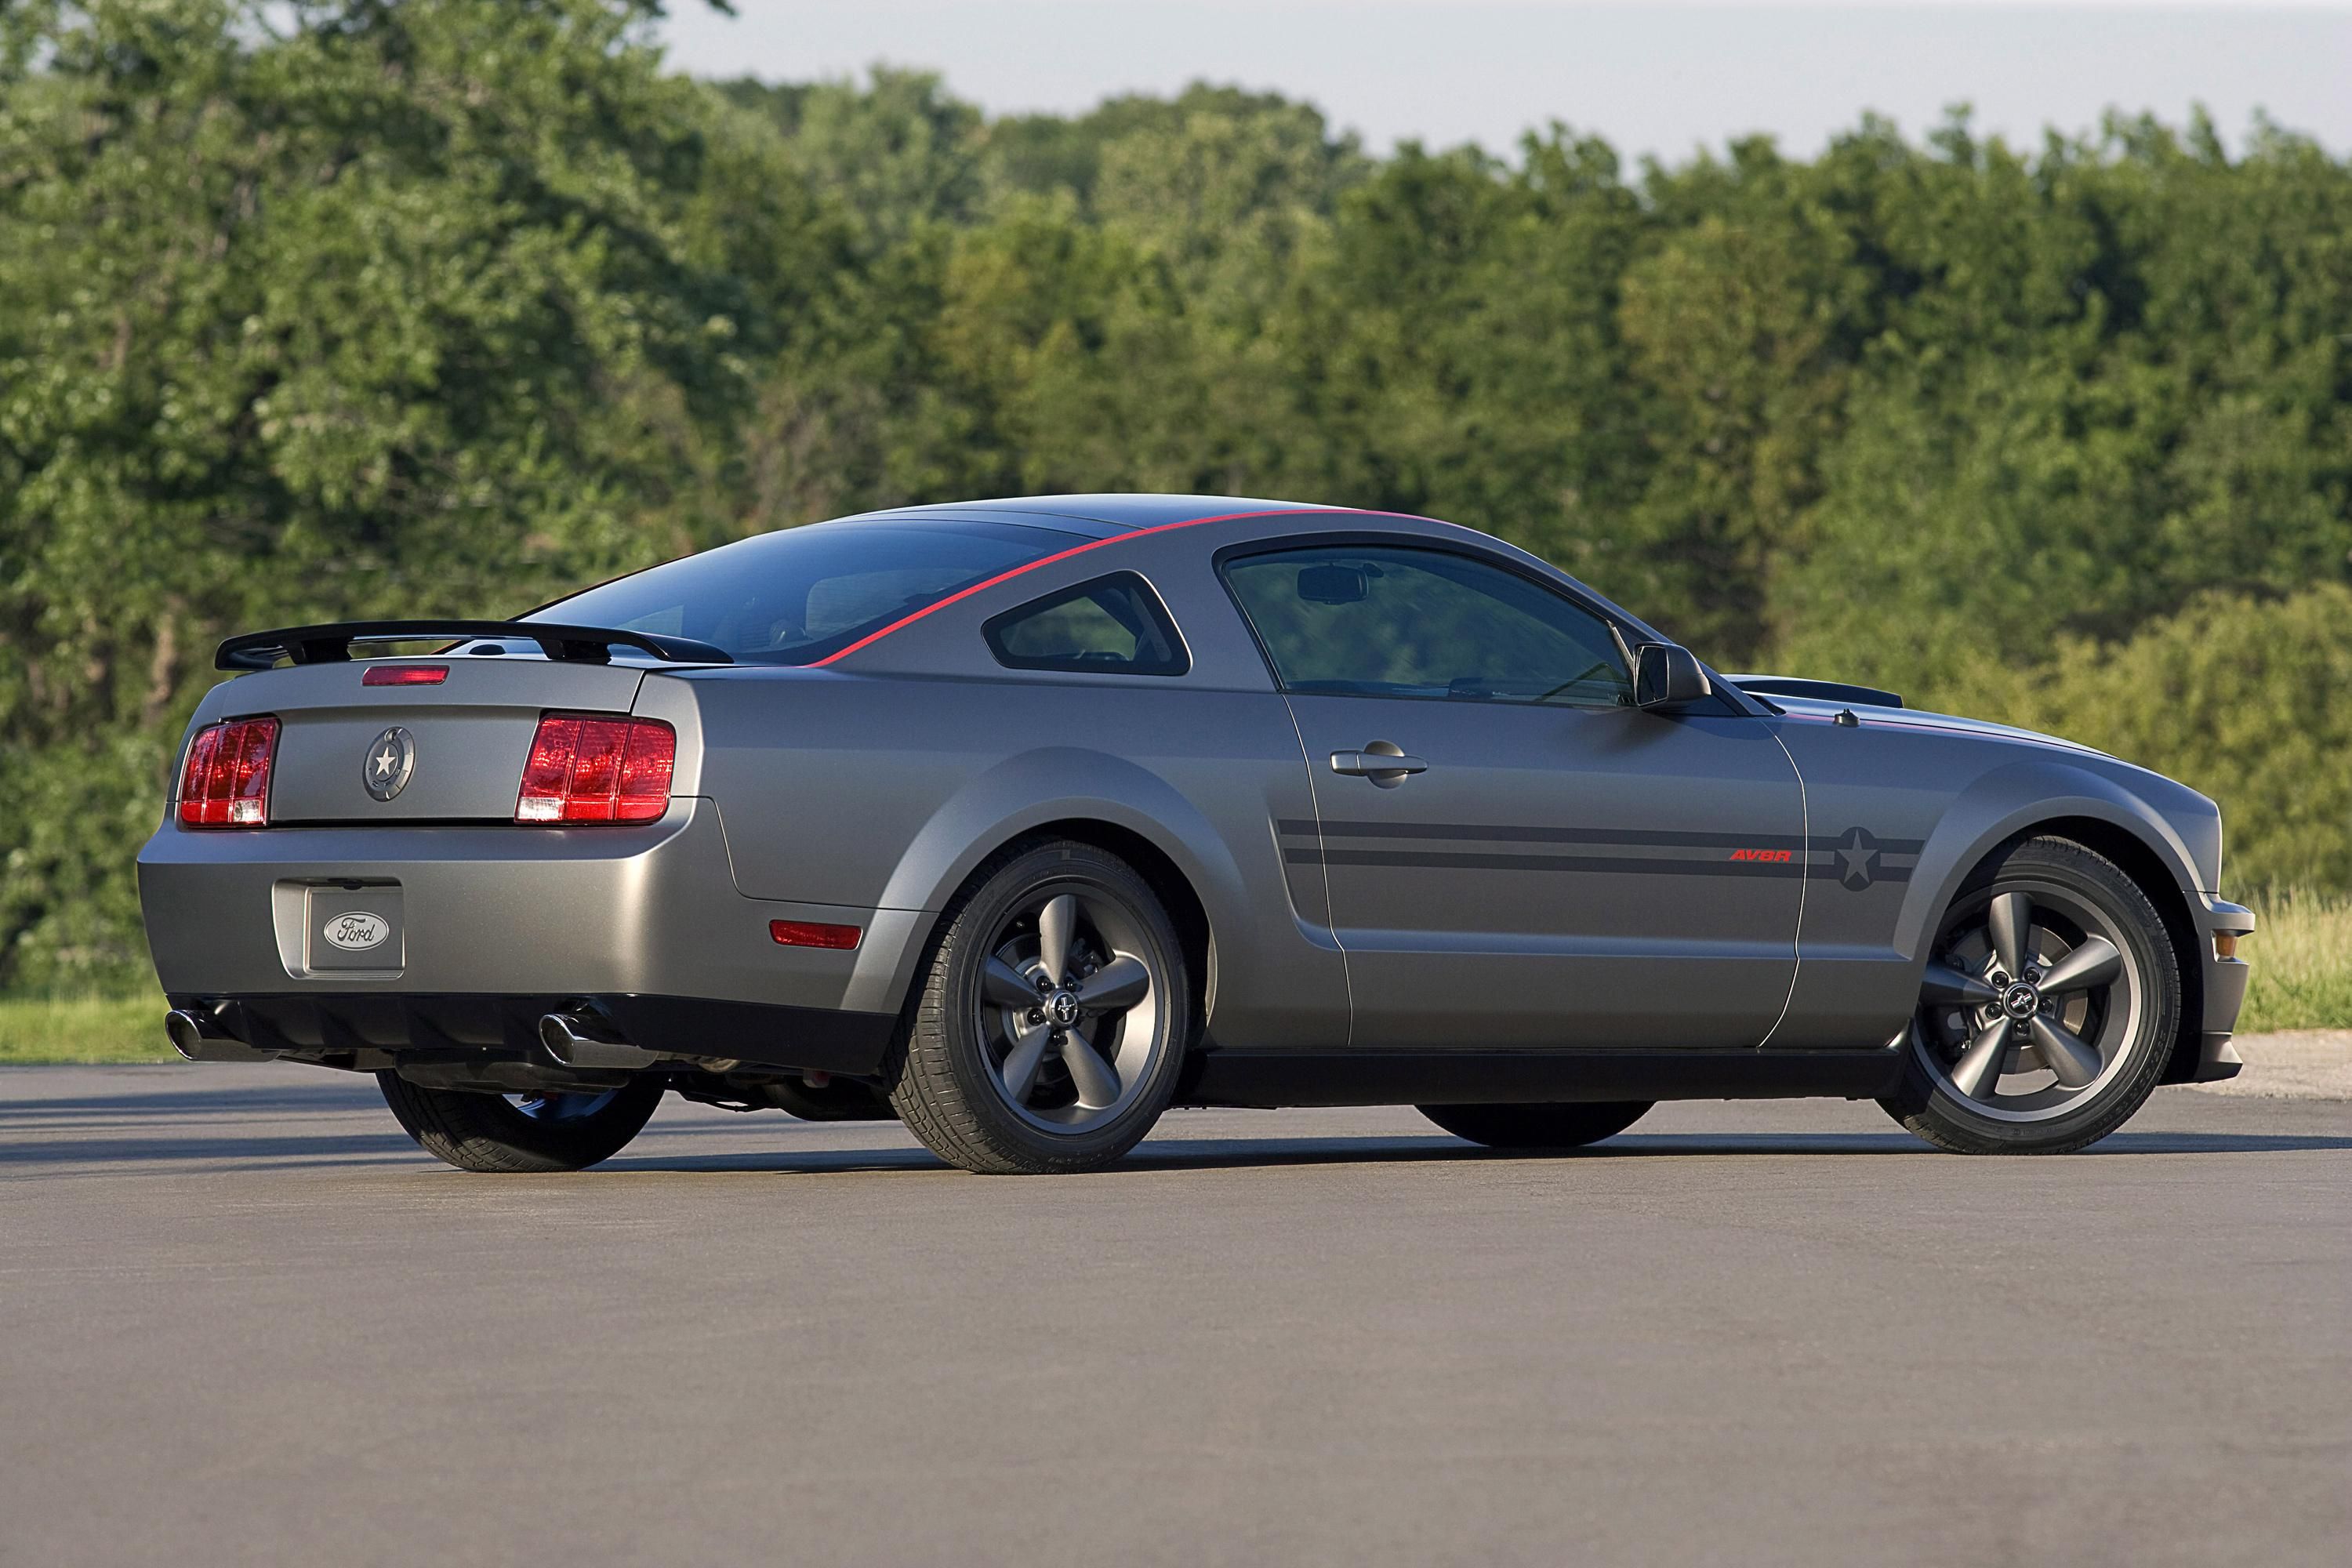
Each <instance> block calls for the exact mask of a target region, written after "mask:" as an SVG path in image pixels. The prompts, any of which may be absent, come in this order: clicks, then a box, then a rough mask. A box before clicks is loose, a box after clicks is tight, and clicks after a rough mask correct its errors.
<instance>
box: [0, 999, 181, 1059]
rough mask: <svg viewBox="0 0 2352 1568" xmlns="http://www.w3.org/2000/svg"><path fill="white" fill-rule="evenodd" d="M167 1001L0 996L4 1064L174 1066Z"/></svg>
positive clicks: (0, 1046) (0, 1052)
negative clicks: (165, 1010) (166, 1036)
mask: <svg viewBox="0 0 2352 1568" xmlns="http://www.w3.org/2000/svg"><path fill="white" fill-rule="evenodd" d="M179 1059H180V1058H179V1057H178V1056H177V1055H176V1054H175V1053H174V1052H173V1049H172V1047H171V1043H170V1042H169V1041H167V1040H165V1039H164V1038H163V997H161V996H139V997H132V998H130V999H128V1000H124V999H121V998H116V997H73V998H52V997H38V996H22V997H7V998H0V1063H16V1062H175V1061H178V1060H179Z"/></svg>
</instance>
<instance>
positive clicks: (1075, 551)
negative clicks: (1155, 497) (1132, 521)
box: [809, 506, 1427, 669]
mask: <svg viewBox="0 0 2352 1568" xmlns="http://www.w3.org/2000/svg"><path fill="white" fill-rule="evenodd" d="M1412 515H1413V514H1412V513H1411V512H1406V511H1376V510H1370V509H1368V508H1364V507H1355V506H1316V507H1289V506H1277V507H1268V508H1266V509H1265V510H1262V511H1228V512H1221V513H1219V514H1218V515H1216V516H1215V517H1188V518H1182V519H1180V520H1179V521H1175V522H1157V523H1154V524H1152V525H1151V526H1150V528H1138V529H1132V530H1130V531H1128V532H1126V533H1114V534H1112V535H1111V536H1110V537H1109V538H1108V539H1090V540H1088V541H1087V542H1085V543H1084V544H1075V545H1072V546H1071V547H1070V548H1069V549H1067V550H1063V551H1058V552H1055V553H1054V554H1052V555H1044V556H1040V557H1038V558H1037V559H1036V560H1034V561H1028V562H1024V563H1022V564H1020V565H1018V566H1015V567H1013V569H1012V570H1011V571H1010V572H999V573H998V574H996V575H995V576H993V577H991V578H990V579H988V581H986V582H984V583H974V584H972V585H971V587H969V588H962V589H959V590H958V591H957V592H955V593H952V594H950V595H948V596H947V597H946V598H944V599H934V600H932V601H931V602H930V603H929V604H928V605H924V606H923V607H922V608H921V609H919V610H917V611H916V612H915V613H914V614H912V615H909V616H899V617H898V619H897V620H895V621H892V622H891V623H890V624H889V625H888V626H884V627H883V628H882V629H881V630H880V631H878V632H868V633H866V635H865V636H864V637H859V638H858V639H857V640H856V642H854V643H851V644H850V645H849V646H848V647H845V648H842V649H840V650H838V651H837V652H834V653H829V654H827V655H825V656H824V658H820V659H816V660H814V661H813V662H812V663H811V664H810V665H809V668H811V669H823V668H824V667H825V666H826V665H828V664H831V663H833V662H835V660H836V659H844V658H848V657H849V656H850V655H851V654H853V653H856V651H857V650H858V649H859V648H862V647H869V646H871V645H872V644H875V643H877V642H880V641H881V640H882V639H883V638H884V637H888V636H889V635H890V634H891V633H892V632H895V631H897V630H898V629H899V628H900V627H901V626H912V625H914V624H915V623H916V622H917V621H919V620H921V619H922V618H923V617H924V616H928V615H929V614H930V613H931V612H932V611H933V610H944V609H946V608H947V607H948V606H949V605H952V604H954V603H955V602H956V601H957V600H959V599H969V598H971V596H972V595H974V594H984V593H986V592H987V591H988V590H989V589H991V588H993V587H995V586H996V585H997V584H1000V583H1009V582H1011V581H1012V580H1013V578H1015V577H1018V576H1020V575H1021V574H1023V573H1024V572H1034V571H1035V570H1037V568H1039V567H1040V566H1051V565H1052V564H1054V563H1055V562H1056V561H1067V560H1068V559H1069V558H1070V557H1071V556H1073V555H1084V554H1085V553H1086V552H1087V551H1089V550H1100V549H1101V548H1102V547H1103V546H1104V545H1106V544H1124V543H1126V542H1128V541H1129V540H1130V539H1141V538H1142V537H1143V536H1144V535H1145V534H1147V533H1165V532H1167V531H1169V530H1170V529H1171V528H1197V527H1199V526H1200V525H1201V524H1202V523H1204V522H1238V521H1241V520H1242V519H1244V518H1249V517H1402V518H1412ZM1415 521H1427V520H1426V519H1416V520H1415Z"/></svg>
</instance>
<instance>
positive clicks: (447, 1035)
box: [171, 992, 898, 1078]
mask: <svg viewBox="0 0 2352 1568" xmlns="http://www.w3.org/2000/svg"><path fill="white" fill-rule="evenodd" d="M171 1002H172V1005H173V1006H174V1007H186V1008H190V1009H192V1010H196V1011H201V1012H204V1013H205V1014H206V1015H208V1016H210V1017H211V1018H213V1019H214V1020H215V1022H217V1023H218V1024H219V1025H220V1026H221V1027H222V1028H224V1029H226V1031H227V1032H228V1033H229V1034H230V1035H233V1036H234V1037H236V1038H237V1039H239V1040H241V1041H243V1042H244V1043H245V1044H247V1045H248V1046H252V1047H256V1048H257V1049H259V1050H265V1051H284V1052H287V1053H288V1054H289V1055H293V1056H299V1057H304V1058H310V1059H313V1060H327V1061H332V1062H334V1063H335V1064H336V1065H339V1066H350V1067H377V1066H382V1065H385V1064H384V1063H383V1062H382V1061H380V1060H379V1059H378V1055H379V1053H380V1054H381V1055H382V1056H383V1057H388V1058H394V1059H399V1060H409V1059H419V1058H442V1059H465V1058H476V1057H480V1056H483V1055H485V1054H494V1055H497V1056H499V1057H503V1058H519V1059H521V1060H526V1061H530V1060H538V1059H540V1047H539V1021H540V1019H541V1018H542V1017H544V1016H546V1015H548V1014H550V1013H557V1012H572V1011H576V1010H579V1009H581V1008H583V1007H585V1008H588V1009H591V1010H593V1011H594V1012H596V1013H599V1014H601V1015H603V1016H604V1018H605V1019H607V1020H609V1021H610V1023H611V1024H612V1026H614V1029H615V1031H616V1032H617V1033H618V1034H619V1035H620V1036H621V1037H622V1038H623V1039H625V1040H626V1041H627V1042H628V1043H629V1044H631V1045H633V1046H636V1047H639V1048H641V1049H644V1050H648V1051H654V1052H656V1053H658V1054H661V1055H664V1056H679V1057H697V1058H711V1057H718V1058H731V1059H734V1060H738V1061H744V1062H753V1063H757V1064H759V1065H761V1066H764V1067H781V1068H798V1069H801V1070H803V1071H811V1072H830V1073H840V1074H845V1075H848V1076H852V1077H860V1078H864V1077H871V1076H873V1075H874V1074H876V1073H878V1072H880V1071H881V1069H882V1061H883V1058H884V1057H885V1056H886V1055H887V1053H888V1051H889V1048H890V1038H891V1036H892V1034H893V1033H894V1032H895V1029H896V1026H897V1024H898V1018H897V1016H896V1015H894V1014H889V1013H849V1012H843V1011H840V1010H838V1009H835V1008H826V1007H791V1006H778V1005H764V1004H760V1003H751V1002H713V1001H709V1000H707V999H705V998H702V997H698V996H636V995H610V994H608V995H597V994H577V993H575V994H547V995H537V996H532V995H498V996H481V995H437V994H425V993H417V992H409V993H399V994H383V993H379V994H365V995H353V994H319V993H308V992H306V993H299V994H277V995H251V996H234V995H230V996H224V995H221V994H216V993H215V994H201V995H200V994H193V993H191V994H173V996H172V998H171Z"/></svg>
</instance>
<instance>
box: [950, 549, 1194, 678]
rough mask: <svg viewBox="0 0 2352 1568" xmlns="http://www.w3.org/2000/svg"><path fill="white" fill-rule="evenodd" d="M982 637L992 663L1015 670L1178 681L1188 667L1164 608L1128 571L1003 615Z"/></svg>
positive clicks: (1158, 599)
mask: <svg viewBox="0 0 2352 1568" xmlns="http://www.w3.org/2000/svg"><path fill="white" fill-rule="evenodd" d="M981 631H982V635H983V636H985V637H987V638H988V647H989V651H991V652H992V653H993V654H995V655H996V662H997V663H999V664H1002V665H1004V666H1007V667H1008V668H1013V669H1067V670H1079V671H1087V672H1091V673H1094V674H1100V675H1181V674H1183V673H1184V672H1185V670H1187V669H1189V668H1192V660H1191V659H1190V658H1187V657H1186V656H1185V653H1184V644H1183V642H1182V640H1181V638H1179V637H1177V635H1176V623H1175V622H1174V621H1172V620H1171V619H1169V616H1168V608H1167V606H1166V605H1162V604H1161V603H1160V595H1158V594H1155V593H1153V592H1152V590H1151V584H1149V583H1146V582H1145V581H1144V580H1143V579H1142V578H1140V577H1139V576H1137V575H1136V574H1134V573H1132V572H1118V573H1114V574H1111V575H1110V576H1108V577H1097V578H1096V579H1095V580H1094V581H1093V582H1091V583H1081V584H1078V585H1077V586H1076V587H1075V588H1065V589H1063V590H1062V591H1061V592H1060V593H1058V594H1055V595H1049V596H1048V597H1045V598H1043V599H1037V600H1034V601H1032V602H1031V603H1029V604H1026V605H1022V606H1021V607H1020V608H1019V609H1015V610H1007V611H1005V612H1004V614H1003V615H1001V616H994V617H992V619H991V620H990V621H989V622H988V623H987V625H985V626H982V628H981Z"/></svg>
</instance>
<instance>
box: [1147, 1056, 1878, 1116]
mask: <svg viewBox="0 0 2352 1568" xmlns="http://www.w3.org/2000/svg"><path fill="white" fill-rule="evenodd" d="M1903 1064H1904V1053H1903V1051H1902V1050H1901V1049H1899V1048H1879V1049H1874V1050H1868V1051H1805V1052H1801V1053H1800V1052H1790V1053H1787V1054H1779V1053H1771V1052H1764V1051H1757V1050H1738V1051H1445V1050H1440V1051H1387V1050H1383V1051H1329V1052H1311V1053H1308V1052H1301V1053H1282V1052H1273V1051H1222V1050H1210V1051H1205V1052H1202V1054H1201V1055H1199V1056H1197V1057H1195V1058H1193V1059H1192V1061H1191V1062H1190V1063H1189V1064H1187V1066H1186V1068H1185V1076H1184V1078H1183V1079H1182V1080H1181V1082H1180V1083H1179V1085H1178V1087H1177V1090H1176V1102H1177V1103H1178V1104H1180V1105H1232V1106H1255V1107H1264V1108H1273V1107H1278V1106H1294V1105H1298V1106H1306V1105H1486V1104H1506V1103H1518V1104H1528V1103H1535V1104H1545V1103H1552V1102H1565V1101H1571V1100H1787V1099H1805V1098H1811V1097H1814V1096H1822V1097H1836V1098H1843V1099H1846V1100H1875V1099H1879V1098H1881V1097H1883V1096H1885V1095H1890V1094H1892V1093H1894V1092H1895V1089H1896V1088H1897V1087H1899V1086H1900V1084H1901V1083H1902V1081H1903Z"/></svg>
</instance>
